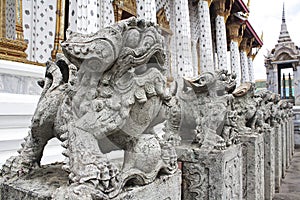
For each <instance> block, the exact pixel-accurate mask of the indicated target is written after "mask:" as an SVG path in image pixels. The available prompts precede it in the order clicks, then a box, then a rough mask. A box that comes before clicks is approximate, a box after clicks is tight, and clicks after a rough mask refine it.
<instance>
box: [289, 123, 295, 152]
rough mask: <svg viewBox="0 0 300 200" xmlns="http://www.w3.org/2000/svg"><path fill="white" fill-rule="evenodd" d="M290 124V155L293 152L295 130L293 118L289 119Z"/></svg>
mask: <svg viewBox="0 0 300 200" xmlns="http://www.w3.org/2000/svg"><path fill="white" fill-rule="evenodd" d="M290 125H291V131H292V132H291V138H292V144H291V147H292V155H294V153H295V130H294V120H293V118H291V119H290Z"/></svg>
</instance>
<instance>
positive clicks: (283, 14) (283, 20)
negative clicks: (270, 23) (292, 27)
mask: <svg viewBox="0 0 300 200" xmlns="http://www.w3.org/2000/svg"><path fill="white" fill-rule="evenodd" d="M282 23H285V10H284V3H283V9H282Z"/></svg>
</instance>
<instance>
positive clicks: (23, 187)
mask: <svg viewBox="0 0 300 200" xmlns="http://www.w3.org/2000/svg"><path fill="white" fill-rule="evenodd" d="M32 174H33V175H31V176H26V177H24V178H22V179H17V180H10V181H9V182H3V181H2V182H1V178H0V200H16V199H22V200H46V199H47V200H48V199H56V200H60V199H68V198H67V196H66V195H67V189H68V174H67V173H66V172H64V171H63V170H61V164H52V165H45V166H43V167H42V168H40V169H37V170H34V171H33V172H32ZM57 189H59V190H57ZM57 191H58V193H57V194H56V195H55V197H54V198H52V195H53V194H54V192H57ZM83 199H84V198H83ZM121 199H130V200H149V199H151V200H162V199H168V200H180V199H181V172H180V171H178V172H177V173H175V174H173V175H161V176H159V177H158V178H157V179H156V180H155V181H154V182H152V183H150V184H148V185H145V186H139V187H132V186H128V187H125V188H124V191H123V192H122V193H121V194H120V195H118V196H117V197H115V198H113V199H111V200H121Z"/></svg>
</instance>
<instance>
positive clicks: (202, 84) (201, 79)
mask: <svg viewBox="0 0 300 200" xmlns="http://www.w3.org/2000/svg"><path fill="white" fill-rule="evenodd" d="M235 87H236V82H235V75H231V74H229V73H228V72H227V71H226V70H220V71H216V72H205V73H203V74H201V75H200V76H198V77H196V78H194V79H191V80H185V86H184V89H183V90H186V91H187V92H188V91H193V92H194V94H195V95H196V98H195V99H194V100H193V102H192V103H190V105H193V106H194V110H193V112H194V113H193V116H194V118H195V119H196V128H195V131H194V133H195V137H194V141H193V142H194V143H196V144H198V145H199V146H200V147H201V148H207V149H213V148H216V149H224V148H225V147H226V146H229V145H231V144H233V143H235V142H236V140H237V137H236V136H237V134H236V117H235V116H236V113H235V112H233V111H232V100H233V96H232V94H231V93H232V91H233V90H234V89H235ZM183 101H187V99H185V100H183ZM183 104H184V103H183Z"/></svg>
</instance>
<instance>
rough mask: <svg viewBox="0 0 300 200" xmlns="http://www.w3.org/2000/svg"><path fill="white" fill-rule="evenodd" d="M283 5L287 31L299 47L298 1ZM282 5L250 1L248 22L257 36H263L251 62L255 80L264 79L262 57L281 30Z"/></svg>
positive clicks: (270, 47)
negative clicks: (257, 51)
mask: <svg viewBox="0 0 300 200" xmlns="http://www.w3.org/2000/svg"><path fill="white" fill-rule="evenodd" d="M245 2H246V3H247V1H245ZM284 4H285V18H286V24H287V29H288V31H289V33H290V36H291V39H292V41H293V42H294V43H295V45H300V34H298V27H299V20H300V9H299V7H300V1H299V0H288V1H287V0H286V1H285V3H284ZM282 5H283V1H277V0H276V1H274V0H251V1H250V15H249V21H250V23H251V25H252V26H253V28H254V29H255V31H256V32H257V34H258V35H259V36H260V35H261V33H262V32H263V34H264V36H263V42H264V45H263V47H262V48H261V50H260V51H259V53H258V54H257V56H256V58H255V60H254V62H253V66H254V72H255V79H266V71H265V67H264V55H266V54H267V49H268V50H271V49H273V48H274V47H275V44H276V43H277V40H278V37H279V33H280V28H281V19H282Z"/></svg>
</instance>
